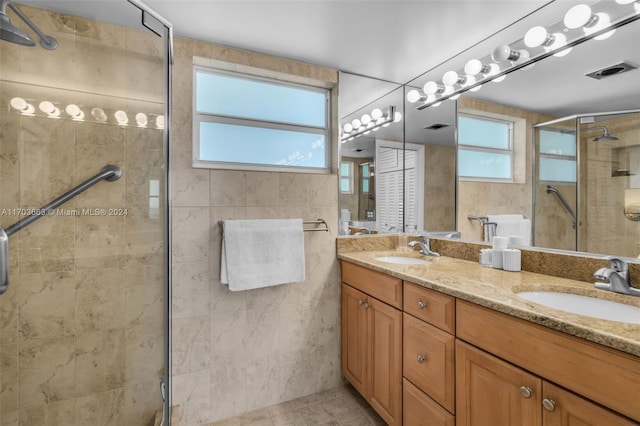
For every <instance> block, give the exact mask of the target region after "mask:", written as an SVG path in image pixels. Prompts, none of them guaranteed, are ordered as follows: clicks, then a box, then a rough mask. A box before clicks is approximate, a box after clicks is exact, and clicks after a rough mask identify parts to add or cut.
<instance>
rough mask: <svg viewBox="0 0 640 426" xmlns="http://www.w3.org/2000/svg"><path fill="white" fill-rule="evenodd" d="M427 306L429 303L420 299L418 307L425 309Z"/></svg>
mask: <svg viewBox="0 0 640 426" xmlns="http://www.w3.org/2000/svg"><path fill="white" fill-rule="evenodd" d="M426 307H427V304H426V303H424V302H423V301H422V300H420V301H418V309H424V308H426Z"/></svg>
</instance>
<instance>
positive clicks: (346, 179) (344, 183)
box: [340, 161, 353, 194]
mask: <svg viewBox="0 0 640 426" xmlns="http://www.w3.org/2000/svg"><path fill="white" fill-rule="evenodd" d="M340 192H341V193H343V194H353V163H352V162H351V161H343V162H341V163H340Z"/></svg>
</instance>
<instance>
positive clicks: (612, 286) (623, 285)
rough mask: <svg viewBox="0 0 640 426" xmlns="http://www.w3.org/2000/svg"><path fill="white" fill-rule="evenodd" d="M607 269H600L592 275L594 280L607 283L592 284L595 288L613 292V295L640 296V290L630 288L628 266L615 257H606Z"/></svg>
mask: <svg viewBox="0 0 640 426" xmlns="http://www.w3.org/2000/svg"><path fill="white" fill-rule="evenodd" d="M606 260H608V261H609V264H610V265H609V268H600V269H598V270H597V271H596V273H595V274H593V276H594V278H595V279H597V280H602V281H609V282H608V283H600V282H597V283H594V286H595V287H596V288H599V289H602V290H608V291H613V292H615V293H621V294H629V295H632V296H640V288H635V287H631V279H630V277H629V265H628V264H627V262H625V261H624V260H622V259H620V258H617V257H607V258H606Z"/></svg>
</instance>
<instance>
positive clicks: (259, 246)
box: [220, 219, 305, 291]
mask: <svg viewBox="0 0 640 426" xmlns="http://www.w3.org/2000/svg"><path fill="white" fill-rule="evenodd" d="M302 232H303V231H302V219H262V220H224V221H222V254H221V261H220V282H221V283H223V284H229V290H231V291H242V290H250V289H254V288H261V287H269V286H273V285H277V284H285V283H292V282H302V281H304V278H305V267H304V236H303V234H302Z"/></svg>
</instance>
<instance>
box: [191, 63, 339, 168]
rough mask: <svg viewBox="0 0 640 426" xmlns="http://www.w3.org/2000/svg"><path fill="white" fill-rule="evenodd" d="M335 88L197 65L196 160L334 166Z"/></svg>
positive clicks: (201, 163) (226, 164)
mask: <svg viewBox="0 0 640 426" xmlns="http://www.w3.org/2000/svg"><path fill="white" fill-rule="evenodd" d="M329 104H330V103H329V91H328V90H327V89H323V88H318V87H312V86H304V85H299V84H293V83H283V82H281V81H279V80H272V79H266V78H259V77H253V76H248V75H244V74H238V73H232V72H226V71H218V70H212V69H207V68H203V67H195V68H194V115H193V133H194V142H193V143H194V166H195V167H211V168H233V169H262V170H279V171H315V172H318V171H323V172H329V171H330V158H331V156H330V145H331V143H330V129H329V120H330V119H329V117H330V114H329Z"/></svg>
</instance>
